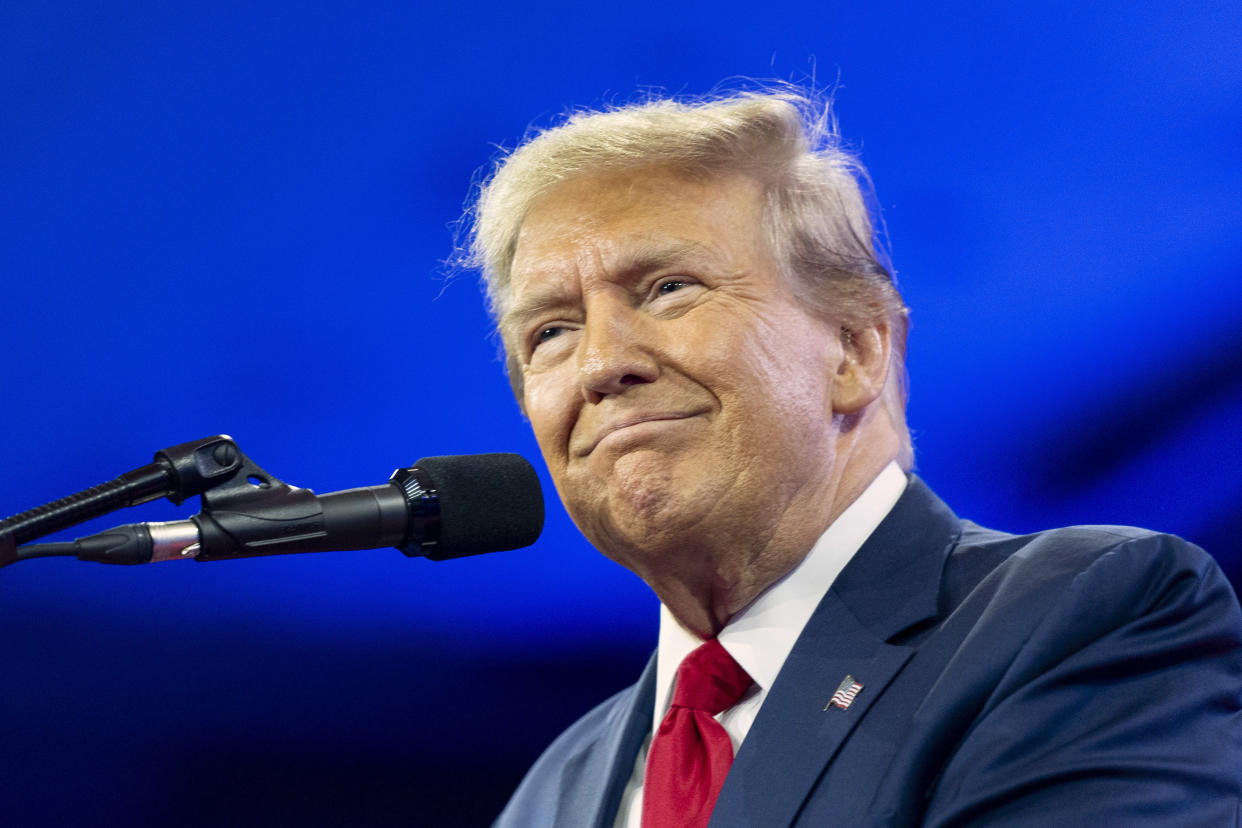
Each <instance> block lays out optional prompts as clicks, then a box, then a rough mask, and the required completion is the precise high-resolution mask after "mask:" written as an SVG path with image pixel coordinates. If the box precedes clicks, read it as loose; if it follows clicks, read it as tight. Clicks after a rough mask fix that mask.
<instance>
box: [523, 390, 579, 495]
mask: <svg viewBox="0 0 1242 828" xmlns="http://www.w3.org/2000/svg"><path fill="white" fill-rule="evenodd" d="M525 382H526V391H525V395H524V402H525V404H526V416H527V417H529V418H530V425H531V430H532V431H534V433H535V441H536V442H538V443H539V449H540V450H541V451H542V452H543V457H544V460H546V461H547V463H548V466H549V467H550V468H552V470H553V471H556V470H557V468H558V466H559V464H560V462H563V460H561V459H562V458H564V457H565V456H566V452H567V450H568V449H567V445H568V441H569V434H570V430H571V428H572V422H573V411H574V410H575V406H574V404H573V399H572V395H573V389H572V388H570V387H569V384H568V383H565V382H560V381H557V378H556V377H554V376H549V375H533V376H528V377H527V378H526V380H525ZM554 461H557V462H555V463H554Z"/></svg>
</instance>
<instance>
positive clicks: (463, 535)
mask: <svg viewBox="0 0 1242 828" xmlns="http://www.w3.org/2000/svg"><path fill="white" fill-rule="evenodd" d="M255 470H256V471H261V470H260V469H257V467H255ZM209 496H210V497H211V498H212V499H211V501H210V502H209V501H208V497H209ZM203 499H204V503H205V504H209V505H205V506H204V508H203V511H202V512H200V513H199V514H197V515H195V516H193V517H192V518H190V519H189V520H178V521H168V522H162V523H133V524H128V525H126V526H119V527H117V528H115V529H111V530H109V531H107V532H101V533H99V534H97V535H91V536H89V537H85V538H79V539H78V540H75V541H73V542H72V544H71V545H72V546H73V547H74V549H72V550H71V551H70V550H66V552H65V553H62V554H76V555H77V557H78V558H79V559H81V560H87V561H98V562H100V563H119V564H139V563H149V562H154V561H168V560H184V559H188V558H193V559H195V560H199V561H218V560H226V559H231V558H248V557H255V556H259V555H282V554H289V553H295V552H324V551H329V550H342V551H343V550H351V549H377V548H379V547H384V546H395V547H396V548H397V549H399V550H401V551H402V552H403V553H404V554H406V555H408V556H410V557H426V558H430V559H431V560H434V561H443V560H448V559H450V558H461V557H465V556H467V555H479V554H483V553H486V552H499V551H502V550H506V549H517V548H519V547H522V546H529V545H530V544H532V543H534V542H535V541H536V540H537V539H538V537H539V533H540V532H541V531H542V529H543V517H544V508H543V493H542V491H541V490H540V487H539V478H538V476H537V475H536V474H535V470H534V469H533V468H532V467H531V465H530V463H528V462H527V461H526V460H525V459H524V458H522V457H521V456H519V455H517V454H474V455H457V456H445V457H424V458H423V459H421V460H419V461H418V462H417V463H415V464H414V465H413V466H411V467H409V468H405V469H397V470H396V471H395V472H393V474H392V477H391V478H390V479H389V481H388V483H387V484H385V485H382V486H367V487H362V488H357V489H345V490H343V491H339V492H329V493H328V494H323V495H316V494H315V493H314V492H312V491H311V490H310V489H302V488H298V487H295V486H288V485H286V484H284V483H281V482H280V481H279V480H276V479H275V478H271V477H270V476H264V475H259V474H251V475H249V476H248V477H247V478H246V479H245V480H244V481H241V482H240V484H239V485H237V486H233V487H231V488H229V489H227V490H226V491H223V492H220V491H215V492H209V493H206V494H204V495H203ZM49 546H50V544H49Z"/></svg>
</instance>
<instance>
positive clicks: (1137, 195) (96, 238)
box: [0, 0, 1242, 826]
mask: <svg viewBox="0 0 1242 828" xmlns="http://www.w3.org/2000/svg"><path fill="white" fill-rule="evenodd" d="M738 75H742V76H750V77H760V78H769V77H775V78H782V79H792V80H805V79H807V78H813V79H814V81H815V82H816V83H818V84H819V85H820V86H827V87H835V88H836V101H837V106H836V109H837V113H838V115H839V118H840V121H841V124H842V128H843V131H844V133H845V135H846V136H847V138H848V140H849V142H850V144H851V146H853V147H854V148H855V149H856V150H857V151H858V152H859V153H860V154H861V156H862V159H863V160H864V162H865V163H866V164H867V165H868V166H869V168H870V169H871V172H872V175H873V178H874V180H875V183H876V187H877V191H878V194H879V202H880V205H881V206H882V209H883V217H884V220H885V222H886V225H887V230H888V235H889V238H890V240H891V247H892V250H893V258H894V261H895V264H896V266H897V269H898V276H899V281H900V284H901V286H902V288H903V291H904V293H905V296H906V298H907V300H908V302H909V304H910V305H911V306H912V308H913V309H914V315H913V321H914V327H913V333H912V337H911V344H910V359H909V367H910V373H911V376H912V396H911V402H910V417H909V419H910V422H911V424H912V426H913V428H914V430H915V439H916V447H917V452H918V468H919V471H920V473H921V474H922V475H923V476H924V477H925V479H927V480H928V481H929V482H930V483H931V485H932V486H933V487H935V488H936V489H937V490H938V491H939V492H940V494H941V495H942V496H944V497H945V498H946V499H947V500H948V501H949V502H950V503H951V504H952V505H953V506H954V507H955V508H956V509H957V511H958V512H959V514H961V515H963V516H967V517H971V518H973V519H975V520H977V521H979V522H981V523H984V524H987V525H992V526H996V527H998V528H1006V529H1011V530H1014V531H1026V530H1034V529H1038V528H1045V527H1047V526H1049V525H1053V524H1064V523H1077V522H1093V523H1103V522H1107V523H1137V524H1142V525H1147V526H1151V527H1154V528H1159V529H1164V530H1168V531H1172V532H1176V533H1179V534H1182V535H1184V536H1186V537H1189V538H1190V539H1192V540H1195V541H1197V542H1199V543H1200V544H1202V545H1204V546H1205V547H1207V548H1208V549H1209V550H1211V551H1212V552H1213V553H1214V554H1215V555H1216V556H1217V558H1218V559H1219V560H1220V561H1221V563H1222V565H1223V566H1224V567H1225V568H1226V570H1227V571H1228V572H1229V573H1230V574H1231V577H1232V578H1233V579H1234V582H1235V583H1238V581H1239V576H1240V574H1242V553H1240V552H1239V550H1238V545H1237V542H1236V540H1235V536H1236V535H1237V534H1238V529H1237V527H1238V524H1239V522H1242V466H1240V464H1239V462H1238V460H1239V455H1240V454H1242V452H1240V448H1242V447H1240V445H1239V442H1240V441H1239V437H1238V425H1239V423H1240V422H1242V324H1239V323H1240V322H1242V312H1240V309H1242V278H1240V277H1242V152H1240V150H1242V15H1240V14H1239V13H1238V9H1237V6H1236V3H1234V2H1224V0H1222V1H1221V2H1210V1H1209V0H1193V1H1192V2H1183V3H1178V4H1169V3H1156V2H1132V0H1129V1H1127V2H1121V0H1105V1H1104V2H1097V3H1088V4H1084V3H1078V2H1074V3H1070V2H1063V1H1062V0H1052V1H1051V2H1039V3H1029V2H1019V3H1012V4H1003V5H998V4H985V3H966V2H947V3H937V4H932V3H925V2H922V3H914V2H887V3H884V2H877V3H870V4H866V5H865V7H864V6H863V4H849V5H846V4H833V3H797V4H795V3H784V2H779V1H778V2H771V3H764V4H760V5H759V6H754V5H752V4H746V5H731V4H728V3H724V4H722V3H719V2H715V3H700V2H695V3H684V4H680V5H677V6H674V7H670V6H669V5H668V4H663V3H661V4H656V3H648V2H635V3H630V4H625V5H622V6H616V7H612V6H608V7H598V8H594V7H588V6H584V5H580V4H573V3H543V4H538V5H534V6H528V5H521V4H505V5H500V4H497V5H487V4H479V3H469V2H466V3H457V4H444V5H443V6H441V7H435V8H433V7H430V6H429V5H419V4H400V3H362V4H344V3H326V2H303V3H296V4H295V3H288V4H280V3H262V2H259V3H253V2H247V3H239V2H230V1H229V0H223V1H222V2H216V3H212V4H196V5H191V4H177V3H157V2H152V0H132V1H131V2H122V1H121V0H116V1H115V2H107V3H104V2H77V3H71V2H54V1H53V2H27V0H8V2H6V3H4V4H3V5H0V113H2V114H0V211H2V212H0V279H2V282H3V291H2V293H0V320H2V322H0V360H2V363H0V366H2V368H3V371H2V373H0V376H3V386H2V388H3V391H0V399H3V405H2V406H0V417H2V418H3V420H2V421H0V422H2V424H3V431H4V434H5V436H6V439H4V441H3V443H2V448H0V460H2V462H3V473H2V474H0V515H10V514H14V513H17V512H20V511H22V510H25V509H27V508H30V507H33V506H35V505H38V504H40V503H43V502H46V501H50V500H53V499H55V498H57V497H60V496H63V495H65V494H68V493H70V492H72V491H76V490H78V489H81V488H85V487H86V486H89V485H93V484H95V483H98V482H100V481H102V480H105V479H109V478H111V477H114V476H115V475H117V474H120V473H121V472H123V471H126V470H128V469H130V468H133V467H136V466H139V465H142V464H144V463H146V462H148V461H149V460H150V457H151V455H152V453H153V452H155V451H156V450H157V449H160V448H163V447H166V446H170V445H173V444H176V443H180V442H184V441H187V440H191V439H194V438H198V437H202V436H206V435H209V434H216V433H228V434H231V435H232V436H233V437H234V438H236V439H237V441H238V442H239V444H240V445H241V447H242V449H243V450H244V451H245V452H246V453H247V454H248V455H249V456H250V457H251V458H253V459H254V460H255V461H256V462H258V463H259V464H260V465H261V466H263V467H264V468H266V469H267V470H268V471H270V472H272V473H273V474H275V475H276V476H278V477H280V478H282V479H284V480H285V481H287V482H289V483H292V484H296V485H300V486H306V487H309V488H312V489H315V490H316V491H319V492H326V491H332V490H336V489H342V488H347V487H351V486H361V485H372V484H377V483H381V482H383V481H384V480H385V479H386V478H387V476H388V474H389V472H390V471H391V470H392V469H393V468H395V467H398V466H406V465H409V464H411V463H412V462H413V461H414V460H415V459H417V458H419V457H423V456H426V455H431V454H459V453H474V452H484V451H497V450H500V451H518V452H521V453H523V454H525V455H527V456H528V457H530V458H532V459H537V457H538V452H537V449H536V447H535V445H534V441H533V440H532V438H531V437H530V435H529V433H528V430H527V428H526V426H525V424H524V422H523V421H522V418H521V416H520V414H519V413H518V410H517V407H516V405H515V404H514V402H513V401H512V399H511V398H510V396H509V392H508V388H507V385H506V383H505V381H504V379H503V373H502V367H501V363H500V362H499V361H498V359H497V349H496V343H495V341H494V340H493V338H492V337H491V336H490V334H489V331H488V323H487V319H486V316H485V314H484V312H483V310H482V305H481V301H480V293H479V290H478V288H477V286H476V284H475V283H474V282H473V280H472V279H471V278H470V277H468V276H462V277H457V278H451V277H450V276H449V275H448V274H447V270H446V268H444V267H443V266H442V264H441V263H442V261H443V260H444V259H446V258H448V257H449V256H450V255H451V253H452V250H453V231H452V225H453V223H454V222H455V221H456V220H457V218H458V216H459V215H460V214H461V209H462V205H463V202H464V200H465V199H466V197H467V194H468V191H469V184H470V181H471V179H472V176H474V175H475V171H476V170H477V169H478V168H479V167H481V166H483V165H484V164H486V163H487V161H488V159H489V158H490V157H492V156H493V155H494V154H495V152H496V145H498V144H499V145H505V146H512V145H513V143H514V142H515V141H517V140H518V139H519V138H520V137H521V135H522V134H523V133H524V132H525V131H526V129H527V128H528V125H530V124H532V123H533V124H536V125H542V124H547V123H549V122H550V120H552V119H553V118H554V116H555V115H556V114H557V113H559V112H561V111H563V110H565V109H566V108H567V107H570V106H591V105H598V104H600V103H605V102H610V101H619V100H625V99H626V98H628V97H630V96H632V95H633V94H634V93H635V91H636V90H645V89H649V88H653V87H654V88H659V89H664V90H669V91H673V92H687V93H700V92H706V91H708V90H710V89H711V88H713V87H714V86H715V85H716V84H717V83H718V82H720V81H721V80H722V79H725V78H729V77H732V76H738ZM537 465H539V467H540V473H541V474H543V475H544V476H545V481H546V474H545V472H544V470H543V469H542V464H541V463H538V462H537ZM546 491H547V493H548V497H549V499H550V501H552V502H551V503H550V504H549V513H548V526H547V529H546V531H545V534H544V537H543V539H542V540H540V542H539V543H538V544H537V545H536V546H534V547H533V548H530V549H526V550H521V551H515V552H509V553H503V554H499V555H492V556H485V557H482V558H476V559H468V560H461V561H454V562H448V563H441V564H437V563H432V562H429V561H418V560H413V561H412V560H408V559H406V558H404V557H402V556H401V555H400V554H399V553H398V552H396V551H394V550H374V551H368V552H353V553H325V554H321V555H303V556H297V557H289V558H272V559H256V560H246V561H236V562H224V563H213V564H190V563H185V564H162V565H153V566H148V567H136V568H124V567H106V566H100V565H95V564H86V563H81V562H78V561H75V560H72V559H57V560H52V559H49V560H38V561H31V562H27V563H22V564H19V565H16V566H11V567H8V568H6V569H5V570H3V571H2V572H0V629H2V630H3V635H0V676H2V686H3V695H2V697H0V698H2V701H0V814H3V815H4V817H3V819H4V821H5V822H6V824H11V825H63V824H93V825H130V826H146V825H151V826H156V825H174V824H175V825H194V826H197V825H204V826H206V825H220V824H231V825H284V824H288V825H340V824H367V825H387V824H393V825H396V824H401V825H408V824H415V825H477V824H486V822H487V821H488V820H489V819H490V818H491V816H492V815H494V813H495V812H496V811H497V810H498V809H499V808H500V807H501V805H502V803H503V802H504V799H505V797H506V796H507V793H508V792H509V790H510V789H511V788H512V786H513V785H514V784H516V782H517V780H518V779H519V778H520V776H521V774H522V772H523V770H524V769H525V767H526V766H527V765H528V764H529V762H530V761H532V760H533V758H534V757H535V756H536V755H537V753H538V752H539V750H540V749H541V748H542V746H543V745H545V744H546V743H547V741H549V740H550V738H551V737H552V736H553V735H554V734H555V733H556V732H558V731H559V729H560V728H561V727H563V726H564V725H565V724H567V723H568V722H570V721H572V720H573V719H574V718H576V717H577V715H578V714H580V713H581V712H582V711H584V710H585V709H586V708H588V707H589V706H590V705H591V704H593V703H594V702H595V701H597V700H599V699H601V698H603V697H604V696H605V695H607V694H609V693H611V692H613V691H614V690H616V689H619V688H620V687H621V686H623V685H624V684H626V683H628V682H629V681H630V680H631V679H632V678H633V676H635V675H636V673H637V671H638V669H639V668H640V666H641V664H642V663H643V661H644V659H645V658H646V655H647V653H648V651H649V648H650V647H651V645H652V644H653V641H654V633H655V615H656V605H655V602H654V600H653V599H652V598H651V597H650V596H649V594H648V593H647V591H646V590H645V588H644V587H643V585H642V584H641V583H639V582H638V581H637V579H635V578H634V577H633V576H631V575H629V574H628V573H627V572H625V571H624V570H622V569H620V568H619V567H617V566H615V565H613V564H611V563H609V562H607V561H605V560H604V559H603V558H601V557H600V556H598V555H597V554H595V553H594V552H593V551H591V550H590V549H589V548H588V546H587V545H586V543H585V541H583V540H582V539H581V537H580V536H579V535H578V534H577V532H576V531H575V530H574V528H573V527H572V525H571V524H570V523H569V521H568V519H567V518H566V516H565V514H564V512H563V510H562V509H561V507H560V505H559V503H557V502H555V498H554V496H553V495H552V490H551V485H550V483H546ZM196 510H197V506H196V505H195V504H194V503H187V504H184V505H183V506H182V507H174V506H172V505H171V504H168V503H166V502H161V503H158V504H150V505H147V506H143V507H141V508H139V509H134V510H129V511H128V512H127V513H124V514H117V515H114V516H113V517H112V518H109V519H105V520H102V521H97V522H95V523H93V524H90V525H87V526H84V527H80V528H79V529H77V530H75V531H71V532H68V533H64V535H62V537H64V536H68V537H76V536H80V535H84V534H89V533H90V532H93V531H99V530H101V529H103V528H106V527H107V526H111V525H115V524H117V523H123V522H131V521H136V520H169V519H177V518H184V517H188V516H189V515H190V514H193V512H194V511H196Z"/></svg>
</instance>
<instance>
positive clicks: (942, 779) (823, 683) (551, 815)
mask: <svg viewBox="0 0 1242 828" xmlns="http://www.w3.org/2000/svg"><path fill="white" fill-rule="evenodd" d="M847 675H849V676H853V678H854V679H855V680H856V681H857V682H859V683H861V684H862V689H861V690H860V691H859V692H858V695H857V696H856V698H855V700H854V702H853V703H852V704H851V705H850V706H849V707H848V708H847V709H840V708H838V707H836V706H833V705H830V704H828V701H829V699H830V698H831V696H832V694H833V693H834V692H835V691H836V689H837V687H838V686H839V685H840V684H841V681H842V679H843V678H844V677H845V676H847ZM654 682H655V669H654V659H653V660H652V663H650V664H648V666H647V669H646V671H644V673H643V675H642V677H641V678H640V679H639V681H638V683H637V684H636V685H634V686H633V687H631V688H630V689H628V690H626V691H624V692H622V693H620V694H618V695H617V696H615V697H613V698H612V699H610V700H609V701H607V702H605V703H604V704H603V705H601V706H600V707H598V708H596V709H595V710H594V711H592V712H591V713H589V714H588V715H587V716H585V717H584V718H583V719H581V720H580V721H579V722H578V723H577V724H575V725H574V726H573V727H572V728H570V729H569V730H568V731H566V732H565V733H564V734H562V736H561V737H560V738H559V739H557V740H556V742H555V743H553V745H552V746H551V747H550V748H548V750H547V752H546V753H545V754H544V755H543V757H541V758H540V760H539V761H538V762H537V763H536V765H535V766H534V767H533V768H532V769H531V771H530V773H529V774H528V775H527V777H526V779H525V780H524V781H523V783H522V785H521V787H520V788H519V789H518V791H517V792H516V793H515V794H514V796H513V799H512V800H511V801H510V803H509V805H508V807H507V808H506V809H505V811H504V813H503V814H502V815H501V816H500V818H499V820H498V821H497V825H498V826H503V827H504V828H509V826H522V827H523V828H527V826H564V828H571V827H572V828H588V827H590V826H595V827H597V828H610V826H611V825H612V824H613V820H614V818H615V814H616V811H617V806H618V803H619V799H620V796H621V792H622V790H623V789H624V787H625V784H626V782H627V780H628V779H629V776H630V773H631V771H632V769H633V765H634V760H635V757H636V756H637V752H638V750H639V749H640V747H641V745H642V742H643V739H644V737H645V735H646V734H647V732H648V731H649V730H650V728H651V716H652V705H653V697H654ZM1240 788H1242V615H1240V613H1239V609H1238V602H1237V599H1236V597H1235V596H1234V594H1233V591H1232V589H1231V588H1230V586H1229V584H1228V582H1227V581H1226V580H1225V578H1224V576H1223V575H1222V574H1221V572H1220V570H1219V569H1218V568H1217V566H1216V565H1215V563H1214V562H1213V561H1212V560H1211V558H1209V557H1208V556H1207V555H1206V554H1205V553H1204V552H1203V551H1202V550H1200V549H1198V548H1197V547H1195V546H1192V545H1190V544H1188V543H1186V542H1185V541H1182V540H1180V539H1178V538H1175V537H1171V536H1168V535H1159V534H1155V533H1152V532H1147V531H1144V530H1140V529H1132V528H1127V527H1112V526H1094V527H1073V528H1068V529H1058V530H1054V531H1050V532H1042V533H1039V534H1034V535H1026V536H1014V535H1008V534H1004V533H1001V532H994V531H991V530H987V529H983V528H981V527H978V526H976V525H974V524H971V523H969V522H964V521H959V520H958V519H957V518H956V517H955V516H954V515H953V513H952V512H951V511H950V510H949V508H948V507H947V506H945V504H944V503H943V502H941V501H940V500H939V499H938V498H937V497H936V496H935V495H934V494H932V492H931V491H930V490H929V489H928V488H927V487H926V486H924V485H923V484H922V483H921V482H919V481H918V480H917V479H912V480H911V482H910V485H909V486H908V487H907V489H906V492H905V494H904V495H903V496H902V498H901V500H900V501H898V503H897V505H896V506H895V507H894V509H893V511H892V512H891V513H890V514H889V516H888V517H887V518H886V519H885V520H884V522H883V523H882V524H881V525H880V526H879V528H878V529H877V530H876V531H875V532H874V533H873V534H872V536H871V537H870V538H869V539H868V540H867V542H866V543H865V544H864V545H863V547H862V548H861V549H860V550H859V552H858V554H857V555H856V556H855V557H854V559H853V561H851V562H850V564H849V565H848V566H847V567H846V568H845V570H844V571H843V572H842V573H841V575H840V576H839V577H838V578H837V581H836V583H834V584H833V586H832V589H831V590H829V592H828V594H827V595H826V596H825V598H824V600H823V601H822V602H821V603H820V605H819V607H818V608H817V609H816V610H815V613H814V614H813V615H812V617H811V620H810V621H809V622H808V624H807V626H806V629H805V630H804V631H803V633H802V635H801V637H800V638H799V639H798V642H797V644H796V645H795V646H794V648H793V651H792V652H791V653H790V655H789V659H788V660H787V661H786V662H785V665H784V667H783V668H782V670H781V672H780V674H779V675H778V676H777V679H776V681H775V683H774V684H773V686H772V687H771V689H770V694H769V695H768V697H767V699H766V700H765V701H764V704H763V707H762V708H761V709H760V711H759V715H758V718H757V719H756V720H755V723H754V725H753V726H752V728H751V730H750V733H749V735H747V737H746V739H745V741H744V742H743V743H742V746H741V748H740V749H739V751H738V754H737V757H736V759H735V761H734V764H733V767H732V769H731V770H730V772H729V776H728V778H727V779H726V780H725V784H724V788H723V790H722V791H721V794H720V798H719V800H718V801H717V803H716V809H715V811H714V813H713V817H712V822H711V824H712V826H718V827H719V828H724V826H748V828H755V827H756V826H761V827H762V828H769V826H793V825H796V826H812V825H813V826H835V825H840V826H867V827H868V828H869V827H870V826H915V825H918V826H923V825H926V826H965V825H971V826H977V825H987V826H1003V825H1012V826H1034V825H1046V824H1051V825H1053V826H1054V828H1065V826H1079V825H1082V826H1091V828H1103V826H1125V828H1130V826H1149V825H1159V826H1176V828H1195V826H1204V827H1205V828H1207V827H1208V826H1210V827H1211V828H1219V827H1220V826H1234V827H1235V828H1236V826H1239V825H1242V821H1240V820H1242V818H1240V816H1239V813H1240V807H1239V792H1240Z"/></svg>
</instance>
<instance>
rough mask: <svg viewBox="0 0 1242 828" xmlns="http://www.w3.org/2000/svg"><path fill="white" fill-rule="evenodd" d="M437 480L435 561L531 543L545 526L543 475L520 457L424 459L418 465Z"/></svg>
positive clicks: (454, 456) (428, 555)
mask: <svg viewBox="0 0 1242 828" xmlns="http://www.w3.org/2000/svg"><path fill="white" fill-rule="evenodd" d="M414 466H415V467H416V468H419V469H422V470H423V471H424V472H426V474H427V476H428V477H430V478H431V481H432V482H433V483H434V484H435V488H436V492H437V497H438V499H439V502H440V533H439V535H440V536H439V542H438V543H437V544H436V547H435V549H433V550H432V551H431V552H429V553H428V554H427V556H426V557H428V558H431V559H432V560H433V561H442V560H445V559H447V558H461V557H464V556H466V555H479V554H482V553H484V552H499V551H501V550H505V549H517V548H518V547H522V546H530V545H531V544H532V543H534V542H535V541H536V540H537V539H538V538H539V533H540V532H541V531H542V530H543V491H542V490H541V489H540V487H539V476H538V475H537V474H536V473H535V470H534V468H532V467H531V465H530V463H528V462H527V461H526V459H525V458H523V457H522V456H521V455H517V454H462V455H449V456H444V457H424V458H423V459H421V460H419V461H418V462H417V463H415V464H414Z"/></svg>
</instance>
